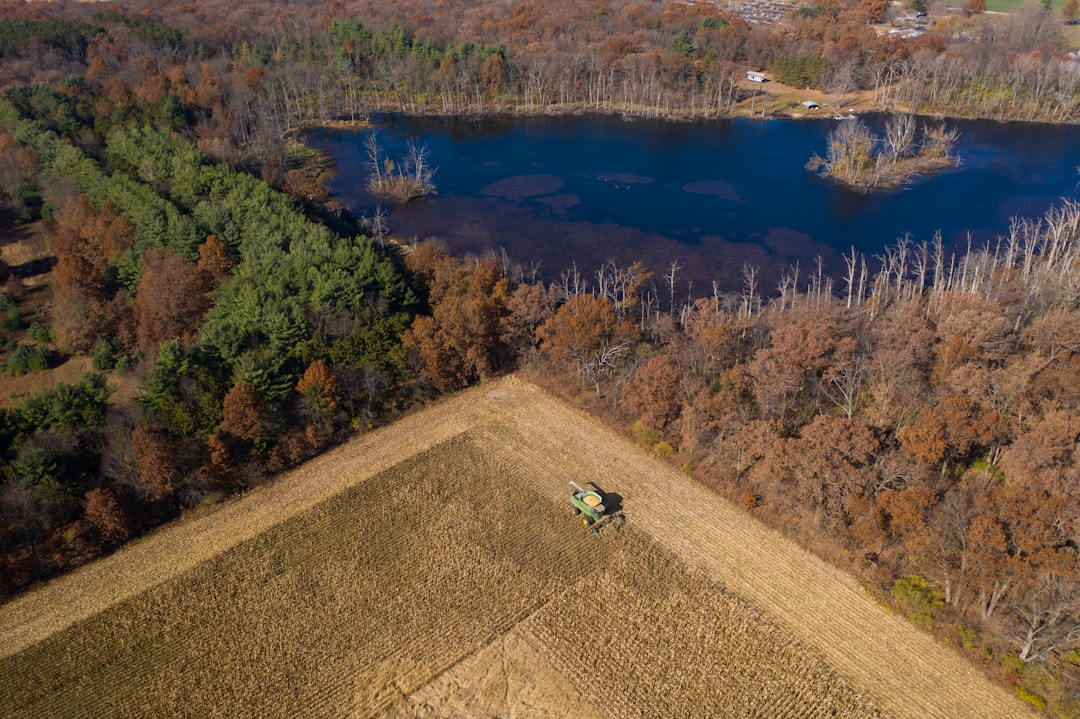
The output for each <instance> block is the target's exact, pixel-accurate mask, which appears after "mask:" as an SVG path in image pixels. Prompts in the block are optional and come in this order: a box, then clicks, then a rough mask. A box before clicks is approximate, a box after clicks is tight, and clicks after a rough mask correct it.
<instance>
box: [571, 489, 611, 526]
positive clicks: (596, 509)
mask: <svg viewBox="0 0 1080 719" xmlns="http://www.w3.org/2000/svg"><path fill="white" fill-rule="evenodd" d="M570 486H571V487H573V488H574V493H573V494H571V495H570V504H572V505H574V514H580V515H581V523H582V524H584V525H585V526H586V527H592V530H593V531H594V532H599V531H600V529H601V528H602V527H605V526H607V525H609V524H611V525H612V526H615V527H621V526H622V524H623V516H622V515H621V514H608V511H607V508H606V507H605V506H604V497H603V496H602V495H601V494H600V493H599V492H593V491H590V490H587V489H585V488H583V487H581V486H580V485H578V484H577V483H576V482H571V483H570Z"/></svg>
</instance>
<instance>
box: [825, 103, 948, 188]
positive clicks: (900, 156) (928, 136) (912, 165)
mask: <svg viewBox="0 0 1080 719" xmlns="http://www.w3.org/2000/svg"><path fill="white" fill-rule="evenodd" d="M959 137H960V131H959V130H957V129H955V128H946V127H945V126H944V125H928V124H925V123H924V124H923V126H922V130H921V132H917V131H916V120H915V116H914V115H892V116H890V117H889V119H888V120H887V121H886V122H885V134H884V136H879V135H876V134H874V133H873V132H871V130H870V128H869V127H868V126H867V124H866V123H865V122H863V121H862V120H860V119H853V120H844V121H842V122H841V123H840V124H839V125H838V126H837V128H836V129H835V130H833V131H832V132H830V133H829V138H828V146H827V149H826V151H825V157H821V156H819V155H818V154H817V153H815V154H814V155H813V157H811V158H810V160H809V161H808V162H807V163H806V169H808V170H810V171H811V172H816V173H817V174H819V175H821V176H822V177H831V178H833V179H834V180H836V181H837V182H840V183H842V184H844V185H847V186H848V187H850V188H852V189H853V190H857V191H858V192H861V193H864V194H865V193H867V192H870V191H871V190H879V189H893V188H896V187H900V186H902V185H904V184H906V183H907V182H908V181H909V180H910V179H911V178H912V177H913V176H915V175H920V174H924V173H927V172H933V171H935V170H943V169H945V168H947V167H955V166H956V165H958V164H960V158H958V157H956V156H955V155H954V154H953V147H954V146H955V145H956V141H957V139H958V138H959Z"/></svg>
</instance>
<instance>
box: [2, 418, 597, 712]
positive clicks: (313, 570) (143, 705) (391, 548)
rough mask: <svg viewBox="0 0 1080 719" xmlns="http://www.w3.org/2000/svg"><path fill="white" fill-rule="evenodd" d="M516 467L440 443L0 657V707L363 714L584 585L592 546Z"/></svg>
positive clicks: (469, 447)
mask: <svg viewBox="0 0 1080 719" xmlns="http://www.w3.org/2000/svg"><path fill="white" fill-rule="evenodd" d="M513 472H514V469H513V467H507V466H489V464H488V462H487V461H486V460H485V456H484V453H483V452H481V451H480V450H479V449H477V448H476V447H475V446H474V444H473V443H472V441H471V440H470V439H469V438H468V437H467V436H463V437H461V438H459V439H457V440H454V441H452V442H450V443H447V444H444V445H441V446H439V447H437V448H436V449H434V450H432V451H430V452H428V453H425V454H422V455H419V456H418V457H416V458H414V459H413V460H411V461H408V462H406V463H403V464H402V465H400V466H398V467H396V468H394V469H393V470H391V471H388V472H386V473H384V474H382V475H379V476H377V477H375V478H373V479H372V480H370V481H368V482H365V483H363V484H361V485H359V486H357V487H356V488H354V489H353V490H350V491H348V492H346V493H344V494H342V495H339V496H337V497H335V498H334V499H332V500H330V501H328V502H325V503H323V504H321V505H318V506H317V507H315V508H314V509H312V510H310V511H309V512H307V513H305V514H302V515H299V516H297V517H295V518H294V519H292V520H290V521H288V522H286V523H284V524H282V525H279V526H278V527H276V528H274V529H273V530H271V531H270V532H267V533H265V534H263V535H261V536H259V537H258V538H256V539H255V540H252V541H250V542H247V543H245V544H242V545H239V546H237V547H235V548H234V549H233V550H231V551H229V552H227V553H225V554H223V555H221V556H220V557H218V558H216V559H215V560H213V561H211V562H208V563H205V564H202V565H200V566H198V567H197V568H196V569H195V570H193V571H192V572H189V573H187V574H185V575H182V576H180V577H177V578H176V579H174V580H171V581H169V582H166V583H164V584H162V585H160V586H158V587H156V588H154V589H153V590H151V591H149V592H145V593H143V594H141V595H139V596H137V597H135V598H133V599H131V600H128V601H127V602H124V603H122V604H120V605H118V606H117V607H114V608H113V609H111V610H109V611H107V612H104V613H102V614H99V615H97V616H95V617H93V618H91V619H90V620H88V621H86V622H83V623H81V624H77V625H75V626H73V627H71V628H69V629H68V630H66V631H64V632H61V633H60V634H58V635H56V636H54V637H52V638H50V639H49V640H47V641H45V642H42V643H40V644H38V645H35V646H34V647H31V648H30V649H28V650H26V651H24V652H22V653H20V654H17V655H14V656H12V657H8V658H7V659H5V660H3V661H0V674H2V675H3V676H5V677H9V678H12V681H6V682H5V683H4V686H3V688H2V689H0V703H2V704H3V705H4V706H5V707H6V708H7V709H6V711H8V712H10V714H9V715H10V716H13V717H18V716H43V715H52V716H60V715H62V716H70V717H77V716H121V715H122V716H181V715H186V716H204V717H213V716H223V717H224V716H236V715H238V714H249V715H250V714H257V715H259V716H266V717H273V716H300V715H304V716H320V715H321V716H340V715H342V714H344V713H350V714H354V715H359V716H370V715H373V714H375V713H377V712H378V711H379V710H380V709H381V708H382V707H385V706H386V705H387V704H388V703H389V702H391V701H393V700H394V699H396V698H399V697H401V696H402V695H403V694H407V693H410V692H412V691H414V690H415V689H417V688H418V687H420V686H421V685H422V684H424V683H426V682H427V681H428V680H429V679H430V678H431V677H433V676H435V675H436V674H438V673H439V672H441V671H442V670H444V669H445V668H447V667H449V666H450V665H452V664H453V663H455V662H457V661H458V660H460V659H461V658H463V657H464V656H466V655H468V654H470V653H472V652H473V651H475V650H476V649H477V648H478V647H480V646H482V645H484V644H485V643H487V642H489V641H491V640H492V639H493V638H495V637H497V636H499V635H501V634H502V633H504V632H506V631H507V630H508V629H510V628H511V627H512V626H514V624H516V623H517V622H518V621H520V619H521V618H522V617H524V616H527V615H528V614H529V613H530V612H531V611H533V610H534V609H535V608H536V607H538V606H540V605H541V604H543V603H544V602H545V601H547V600H549V599H550V598H551V597H552V596H554V594H555V592H556V591H558V589H559V588H560V587H564V586H566V585H568V584H569V583H570V582H572V581H573V579H574V578H576V570H575V568H574V565H575V562H576V560H577V558H578V556H579V553H580V546H579V545H580V544H581V543H582V542H586V541H588V539H589V537H587V536H585V535H583V534H582V533H581V532H579V531H578V530H580V527H579V526H577V525H575V524H573V523H572V522H568V521H567V517H566V516H565V514H564V513H563V512H560V511H559V509H561V508H557V507H555V506H553V505H552V504H551V503H550V502H548V501H545V500H542V499H540V498H538V497H536V496H535V495H534V494H533V493H531V492H530V491H529V490H528V489H527V487H524V486H522V484H521V483H518V482H514V481H512V479H513V477H512V474H513ZM511 487H512V488H513V491H509V489H510V488H511Z"/></svg>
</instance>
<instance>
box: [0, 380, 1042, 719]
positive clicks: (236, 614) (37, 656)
mask: <svg viewBox="0 0 1080 719" xmlns="http://www.w3.org/2000/svg"><path fill="white" fill-rule="evenodd" d="M571 479H573V480H575V481H578V482H579V483H585V482H590V481H593V482H596V483H597V484H598V485H600V487H601V488H602V489H603V490H604V491H606V492H609V493H617V494H619V495H621V497H622V502H623V507H624V510H625V513H626V515H627V518H628V523H627V526H626V527H625V528H624V529H622V530H620V531H618V532H609V533H605V534H602V535H599V536H597V535H594V534H592V533H590V532H588V531H586V530H585V529H584V528H583V527H582V526H581V525H580V524H578V523H577V522H576V521H575V520H574V519H573V517H572V516H571V515H570V509H569V503H568V502H567V501H566V495H567V489H568V485H567V481H568V480H571ZM0 673H2V674H3V676H4V677H5V682H4V684H3V686H0V705H2V706H4V707H5V708H6V709H5V712H6V713H7V715H9V716H13V717H17V716H173V715H187V716H235V715H237V714H238V713H243V714H247V715H253V714H254V715H259V716H267V717H272V716H298V715H304V716H335V717H337V716H358V717H361V716H362V717H383V718H385V719H392V718H394V719H397V718H405V717H449V716H485V717H487V716H499V717H502V718H503V719H508V718H510V717H534V716H537V717H538V716H556V717H567V718H576V717H585V716H612V717H657V718H658V719H659V718H664V719H671V718H672V717H683V716H685V717H692V716H709V717H732V718H733V719H734V718H736V717H738V718H745V717H793V718H799V717H853V718H854V717H859V718H861V717H877V716H882V717H885V716H887V717H897V718H901V717H912V718H915V717H919V718H920V719H922V718H924V717H979V718H980V719H984V718H993V717H1010V719H1011V718H1015V717H1020V716H1025V715H1026V711H1025V708H1024V706H1023V705H1022V704H1021V703H1020V702H1019V701H1018V700H1017V699H1015V698H1014V697H1012V696H1010V695H1009V694H1008V693H1007V692H1006V691H1004V690H1003V689H1000V688H998V687H995V686H993V685H992V684H990V683H989V682H987V681H986V680H985V679H984V678H983V677H982V676H981V675H979V674H978V673H977V672H976V671H975V670H974V669H972V668H971V667H970V666H968V665H967V664H965V663H963V661H962V660H961V659H960V658H959V657H957V656H956V655H954V654H953V653H952V652H951V651H949V650H947V649H945V648H942V647H940V646H938V645H936V644H935V643H934V642H933V640H932V639H930V638H929V637H927V636H925V635H924V634H922V633H920V632H918V631H917V630H915V629H914V628H913V627H911V626H910V625H908V624H906V623H905V622H903V621H902V620H900V619H898V618H896V617H893V616H890V615H889V614H887V613H886V612H884V611H883V610H882V609H881V608H880V607H878V606H876V605H875V604H874V603H873V602H872V601H871V600H870V599H869V597H868V596H867V595H866V594H865V593H864V592H863V591H862V590H861V588H860V587H859V586H858V585H857V583H855V581H854V580H852V579H851V578H849V577H847V576H846V575H845V574H843V573H842V572H840V571H839V570H836V569H835V568H832V567H830V566H829V565H827V564H825V563H824V562H821V561H820V560H817V559H816V558H814V557H812V556H811V555H809V554H807V553H806V552H804V551H802V550H800V549H799V548H798V547H797V546H795V545H794V544H792V543H790V542H788V541H786V540H785V539H784V538H783V537H781V536H779V535H778V534H776V533H774V532H771V531H770V530H768V529H766V528H764V527H762V526H760V525H759V524H758V523H756V522H755V521H753V520H752V519H750V518H748V517H746V516H745V515H743V514H742V513H741V512H740V511H738V510H736V509H735V508H733V507H731V506H730V505H728V504H727V503H726V502H724V501H723V500H722V499H720V498H719V497H717V496H716V495H714V494H712V493H711V492H709V491H707V490H705V489H703V488H701V487H699V486H697V485H696V484H694V483H693V482H691V481H690V480H689V479H688V478H686V477H684V476H682V475H680V474H679V473H678V472H675V471H673V470H671V469H670V468H667V467H666V466H664V465H663V464H661V463H659V462H657V461H655V460H654V459H652V458H650V457H649V456H648V455H647V454H645V453H644V452H642V451H640V450H639V449H638V448H637V447H635V446H633V445H630V444H628V443H627V442H626V441H625V440H624V439H622V438H620V437H618V436H617V435H615V434H614V433H612V432H610V431H609V430H607V429H606V428H604V427H603V426H601V425H600V424H599V423H598V422H596V421H594V420H593V419H591V418H589V417H587V416H585V415H583V414H581V413H578V412H576V411H575V410H573V409H571V408H569V407H567V406H566V405H565V404H563V403H561V402H559V401H558V400H556V399H554V398H552V397H550V396H549V395H547V394H546V393H544V392H542V391H541V390H539V389H537V388H536V387H533V386H531V385H528V384H525V383H523V382H521V381H519V380H516V379H514V378H510V379H507V380H503V381H501V382H499V383H496V384H489V385H486V386H484V387H480V388H477V389H475V390H471V391H468V392H463V393H461V394H459V395H456V396H454V397H451V398H449V399H447V400H446V401H443V402H441V403H439V404H437V405H435V406H434V407H432V408H430V409H428V410H425V411H423V412H421V413H417V414H416V415H413V416H410V417H406V418H405V419H403V420H402V421H401V422H398V423H396V424H394V425H393V426H390V427H387V428H385V429H382V430H379V431H377V432H373V433H371V434H369V435H364V436H362V437H360V438H358V439H357V440H355V441H354V442H351V443H349V444H348V445H345V446H343V447H340V448H338V449H337V450H335V451H333V452H331V453H329V454H327V455H325V456H323V457H320V458H318V459H316V460H314V461H312V462H310V463H308V464H307V465H305V466H304V467H302V468H300V469H298V470H296V471H294V472H290V473H287V474H285V475H282V476H281V477H280V478H279V479H278V480H277V481H276V482H274V483H273V484H272V485H268V486H265V487H262V488H260V489H258V490H256V491H254V492H252V493H251V494H250V495H248V496H246V497H243V498H240V499H238V500H236V501H234V502H231V503H229V504H227V505H225V506H223V507H221V508H219V509H218V510H217V511H214V512H212V513H209V514H207V515H205V516H202V517H199V518H195V519H190V520H187V521H183V522H180V523H178V524H176V525H173V526H170V527H167V528H164V529H163V530H162V531H160V532H158V533H156V534H155V535H153V536H151V537H148V538H146V539H144V540H142V541H140V542H137V543H135V544H133V545H131V546H129V547H127V548H125V549H124V550H122V551H120V552H118V553H117V554H115V555H113V556H112V557H109V558H107V559H105V560H102V561H100V562H97V563H95V564H92V565H89V566H87V567H84V568H82V569H80V570H78V571H76V572H75V573H73V574H71V575H70V576H67V577H64V578H62V579H60V580H57V581H55V582H52V583H50V584H48V585H45V586H44V587H42V588H40V589H38V590H36V591H35V592H32V593H30V594H28V595H26V596H24V597H22V598H20V599H18V600H16V601H14V602H11V603H9V604H7V605H5V606H2V607H0Z"/></svg>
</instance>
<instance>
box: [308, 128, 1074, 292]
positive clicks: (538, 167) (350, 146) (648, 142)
mask: <svg viewBox="0 0 1080 719" xmlns="http://www.w3.org/2000/svg"><path fill="white" fill-rule="evenodd" d="M957 124H958V125H959V126H960V129H961V131H962V135H961V140H960V145H959V148H958V151H959V153H960V155H961V158H962V160H963V161H962V164H961V165H960V167H958V168H955V169H952V170H949V171H947V172H945V173H943V174H940V175H935V176H933V177H928V178H921V179H919V180H917V181H916V182H915V183H914V184H913V185H912V186H911V187H910V188H907V189H904V190H898V191H893V192H887V193H880V194H873V195H868V196H863V195H859V194H857V193H854V192H851V191H849V190H847V189H845V188H842V187H838V186H837V185H835V184H834V183H832V182H829V181H827V180H823V179H821V178H819V177H816V176H815V175H813V174H811V173H808V172H807V171H806V170H805V167H804V165H805V162H806V159H807V158H808V157H809V156H810V155H811V154H812V153H814V152H819V153H820V152H823V151H824V145H825V137H826V134H827V133H828V132H829V131H830V130H831V129H832V128H833V126H834V125H833V123H831V122H812V121H807V122H783V121H774V122H756V121H745V120H735V121H722V122H721V121H717V122H697V123H673V122H662V121H642V120H638V121H633V122H624V121H620V120H618V119H615V118H608V117H555V118H535V119H525V120H522V119H518V118H484V119H482V120H476V121H465V120H457V119H446V118H393V119H391V120H390V121H389V122H388V123H387V124H386V125H384V126H382V127H381V128H380V130H379V131H378V133H379V136H380V141H381V142H382V144H383V146H384V152H385V153H386V155H387V156H391V157H393V156H395V155H397V156H400V155H403V154H404V150H405V145H406V142H407V141H408V140H409V139H413V138H421V139H422V140H423V141H424V142H425V144H426V146H427V148H428V150H429V153H430V159H431V162H432V164H433V165H435V166H437V167H438V168H439V170H438V172H437V174H436V175H435V182H436V184H437V185H438V188H439V194H438V195H437V196H435V197H432V198H429V199H427V200H425V201H422V202H415V203H411V204H409V205H406V206H402V207H394V208H393V209H392V212H391V214H390V218H389V224H390V226H391V227H392V228H393V230H394V231H395V232H397V233H400V234H402V235H404V236H405V237H407V238H416V239H424V238H427V237H439V238H442V239H444V240H445V241H446V242H447V243H448V245H449V246H450V248H451V250H453V251H454V252H457V253H461V254H465V253H473V254H477V255H483V254H485V253H497V254H501V252H502V251H505V252H507V253H508V254H509V255H510V256H511V257H513V258H515V259H518V260H520V261H522V262H523V263H524V264H526V265H531V264H535V263H539V264H540V266H541V269H542V271H543V273H544V274H545V275H546V276H547V277H549V278H554V277H557V276H558V273H559V272H560V271H562V270H563V269H565V268H567V267H569V266H570V265H571V264H572V263H576V264H577V265H578V266H579V267H583V268H586V269H590V268H594V267H597V266H599V265H600V264H602V263H604V262H606V261H607V260H609V259H614V260H615V261H616V262H618V263H620V264H628V263H630V262H632V261H634V260H639V259H640V260H643V261H645V262H646V263H647V264H649V265H650V266H651V267H652V268H653V270H654V272H655V273H656V275H657V277H660V276H661V275H662V274H664V273H665V272H666V271H667V268H668V267H669V266H670V264H671V263H672V262H675V261H678V262H679V263H680V265H681V267H682V268H683V269H682V270H681V271H680V274H681V275H682V280H681V281H682V282H683V283H685V284H684V287H685V289H686V291H688V292H691V291H693V288H694V287H696V288H697V290H696V293H697V294H702V293H705V292H708V291H711V286H712V283H713V282H714V281H715V282H717V283H718V285H719V286H720V287H721V288H724V289H735V288H737V287H738V286H739V285H740V283H741V277H742V268H743V265H744V264H750V265H753V266H756V267H758V268H759V269H760V275H759V277H760V280H761V286H762V287H763V288H764V289H765V290H766V291H769V290H771V289H772V288H773V287H775V283H776V281H777V279H778V278H779V274H780V273H781V272H782V271H783V270H784V269H786V268H787V266H788V265H790V264H794V263H798V264H799V265H800V266H801V267H802V268H804V269H805V270H806V271H809V270H810V269H811V268H812V267H813V266H814V265H815V264H816V257H818V256H820V257H821V259H822V262H823V265H824V267H825V270H826V271H827V272H831V273H833V274H838V273H839V272H840V271H841V270H842V267H843V259H842V256H841V255H842V254H843V253H846V252H847V251H848V250H849V249H850V248H851V247H855V248H856V249H858V250H860V251H862V252H865V253H867V254H875V253H880V252H881V251H882V249H883V248H884V247H885V246H887V245H889V244H891V243H893V242H895V241H896V239H897V238H899V237H900V236H902V235H904V234H909V235H910V236H911V237H912V238H913V239H914V240H916V241H930V240H932V238H933V236H934V233H935V232H937V231H940V232H941V233H942V236H943V238H944V240H945V242H946V244H947V245H949V246H950V247H953V248H956V249H960V250H962V249H963V248H964V247H966V246H967V242H968V235H969V233H970V235H971V237H972V240H973V242H975V243H976V244H981V243H983V242H987V241H993V240H994V239H995V238H996V237H997V236H998V235H999V234H1002V233H1005V232H1007V231H1008V228H1009V222H1010V218H1011V217H1012V216H1014V215H1025V216H1033V215H1038V214H1041V213H1042V212H1043V211H1045V209H1046V208H1048V207H1049V206H1050V205H1051V204H1052V203H1054V202H1055V201H1057V200H1058V199H1059V198H1061V197H1062V196H1068V197H1073V198H1076V197H1080V195H1078V193H1077V187H1076V182H1077V174H1076V167H1077V165H1078V164H1080V128H1076V127H1059V126H1046V125H1031V124H1022V123H1012V124H1003V123H990V122H962V123H957ZM308 139H309V141H310V142H311V143H312V144H314V145H316V146H320V147H322V148H324V149H327V150H328V151H330V152H331V153H332V154H333V155H334V157H335V158H336V159H337V162H338V166H339V171H340V175H339V177H338V178H337V180H336V181H335V182H334V185H333V189H334V191H335V193H336V194H337V195H338V196H339V197H341V198H342V200H343V201H344V203H345V204H346V206H347V207H349V208H350V209H351V210H352V211H353V212H354V213H355V214H358V215H359V214H365V213H369V212H371V211H372V210H373V209H374V208H375V207H376V205H378V204H379V201H378V200H376V198H373V197H371V196H370V195H368V194H367V192H366V189H365V186H366V178H367V169H366V166H365V163H366V159H367V158H366V156H365V153H364V149H363V146H362V143H363V133H356V132H351V131H345V130H316V131H312V132H311V133H310V134H309V137H308Z"/></svg>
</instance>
